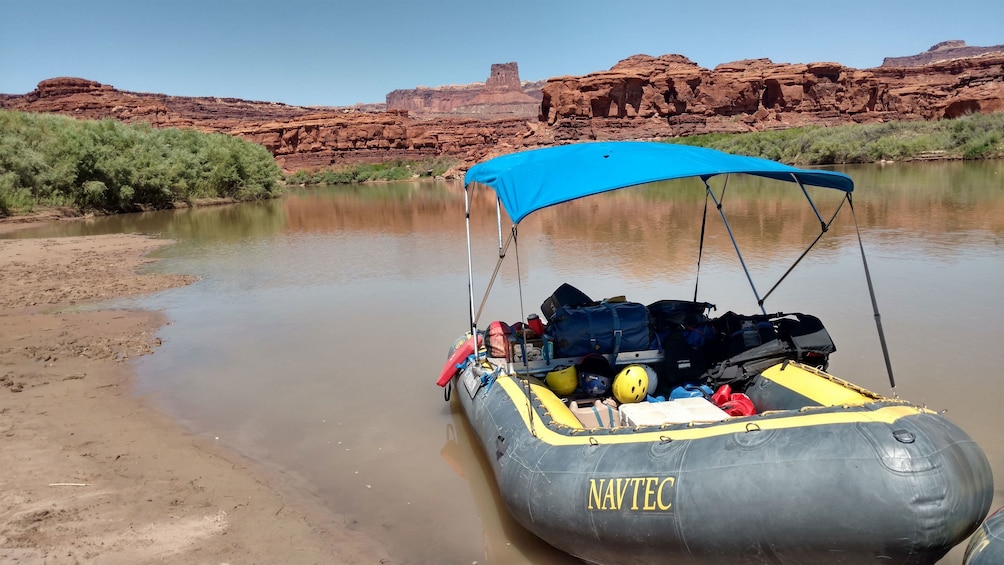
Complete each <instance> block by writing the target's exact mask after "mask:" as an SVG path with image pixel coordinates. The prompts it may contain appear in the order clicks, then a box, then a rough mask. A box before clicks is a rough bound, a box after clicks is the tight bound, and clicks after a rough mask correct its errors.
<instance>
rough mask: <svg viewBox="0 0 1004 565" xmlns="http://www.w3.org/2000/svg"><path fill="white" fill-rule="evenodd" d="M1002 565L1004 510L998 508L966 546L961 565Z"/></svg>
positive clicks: (1003, 560)
mask: <svg viewBox="0 0 1004 565" xmlns="http://www.w3.org/2000/svg"><path fill="white" fill-rule="evenodd" d="M1001 563H1004V508H999V509H998V510H997V511H996V512H994V513H993V515H992V516H990V517H989V518H987V521H986V522H983V525H982V526H980V528H979V529H978V530H976V533H975V534H973V537H972V538H971V539H970V540H969V545H967V546H966V554H965V557H964V558H963V560H962V565H1000V564H1001Z"/></svg>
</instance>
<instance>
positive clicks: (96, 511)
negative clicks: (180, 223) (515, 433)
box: [0, 223, 391, 564]
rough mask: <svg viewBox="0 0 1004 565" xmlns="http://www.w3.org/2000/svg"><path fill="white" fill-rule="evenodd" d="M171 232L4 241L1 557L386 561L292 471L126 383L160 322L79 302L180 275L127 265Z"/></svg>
mask: <svg viewBox="0 0 1004 565" xmlns="http://www.w3.org/2000/svg"><path fill="white" fill-rule="evenodd" d="M25 225H28V224H11V223H6V224H0V230H4V231H7V230H10V229H17V228H20V227H24V226H25ZM169 243H170V242H167V241H163V240H155V239H150V238H147V237H143V236H138V235H110V236H94V237H74V238H60V239H29V240H0V437H2V443H0V468H2V469H3V472H2V473H0V562H4V563H24V564H27V563H47V564H60V563H91V562H100V563H112V564H117V563H122V564H125V563H129V564H132V563H160V562H171V563H391V560H390V558H389V555H388V554H387V552H386V550H385V549H384V548H382V547H381V546H380V545H378V544H377V543H376V542H374V541H373V540H372V539H370V538H368V537H366V536H364V535H363V534H361V533H359V532H356V531H353V530H352V528H351V524H350V523H348V522H347V520H345V519H344V518H342V517H340V516H338V515H333V514H332V513H330V511H328V510H325V509H324V508H323V507H322V505H321V504H320V502H319V501H317V500H315V499H312V498H311V495H310V494H307V492H308V491H307V490H306V489H302V488H297V479H296V478H295V477H288V476H285V475H281V474H279V473H277V472H273V471H272V470H270V469H268V468H265V467H263V466H261V465H258V464H254V463H252V462H250V461H247V460H245V459H244V458H243V457H242V456H240V455H238V454H236V453H233V452H231V451H229V450H227V449H224V448H223V447H221V446H219V445H217V444H216V443H215V442H214V441H213V439H212V438H202V437H195V436H192V435H190V434H187V433H186V432H185V431H184V430H183V429H182V428H181V427H180V425H179V424H177V423H176V422H174V421H173V420H171V419H170V418H168V417H167V416H165V415H164V414H162V413H161V412H160V411H159V410H158V409H157V408H156V407H155V406H153V405H152V404H151V402H150V401H149V399H145V398H142V397H138V396H136V395H134V394H133V393H132V382H133V378H134V374H133V369H132V368H131V365H130V363H129V361H130V360H131V359H134V358H136V357H138V356H142V355H151V354H154V355H155V354H156V349H157V345H158V339H157V338H156V332H157V329H158V328H159V327H160V326H161V325H163V324H165V323H168V322H169V321H168V320H166V319H165V317H164V316H163V315H162V314H161V313H158V312H148V311H131V310H95V309H91V308H88V309H80V308H78V307H79V306H81V305H86V304H93V303H97V302H100V301H103V300H108V299H113V298H118V297H125V296H135V295H139V294H144V293H151V292H156V291H158V290H163V289H166V288H171V287H175V286H179V285H185V284H189V283H190V282H192V280H193V279H191V278H190V277H185V276H171V275H145V274H144V275H140V274H138V273H137V268H138V267H140V266H141V265H142V264H143V263H145V262H147V261H148V259H145V258H144V256H145V254H146V253H148V252H150V251H152V250H154V249H156V248H158V247H161V246H163V245H167V244H169Z"/></svg>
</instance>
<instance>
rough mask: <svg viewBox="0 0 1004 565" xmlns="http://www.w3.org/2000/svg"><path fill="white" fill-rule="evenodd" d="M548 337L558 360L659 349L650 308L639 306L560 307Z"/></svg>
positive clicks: (551, 321)
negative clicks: (561, 358)
mask: <svg viewBox="0 0 1004 565" xmlns="http://www.w3.org/2000/svg"><path fill="white" fill-rule="evenodd" d="M549 320H550V321H549V323H548V324H547V331H546V332H545V337H546V338H547V339H548V340H549V341H551V342H553V344H554V356H555V357H581V356H583V355H588V354H590V353H604V354H614V355H616V354H618V353H620V352H622V351H644V350H646V349H653V348H657V347H658V345H657V344H654V343H653V342H654V339H655V337H654V334H653V332H652V325H651V322H650V321H649V316H648V308H646V307H645V305H644V304H638V303H636V302H600V303H597V304H590V305H587V306H561V307H559V308H558V309H557V310H555V311H554V315H553V316H552V317H551V318H550V319H549Z"/></svg>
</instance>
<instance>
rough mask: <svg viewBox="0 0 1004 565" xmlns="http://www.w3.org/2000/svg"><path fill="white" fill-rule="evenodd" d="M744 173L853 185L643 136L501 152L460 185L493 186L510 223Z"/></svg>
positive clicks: (847, 188)
mask: <svg viewBox="0 0 1004 565" xmlns="http://www.w3.org/2000/svg"><path fill="white" fill-rule="evenodd" d="M725 174H748V175H757V176H761V177H767V178H771V179H777V180H782V181H788V182H800V183H802V184H805V185H810V186H819V187H824V188H833V189H836V190H842V191H844V192H851V191H852V190H854V182H853V181H852V180H851V178H850V177H848V176H847V175H844V174H841V173H836V172H832V171H820V170H806V169H798V168H795V167H791V166H788V165H784V164H782V163H777V162H775V161H768V160H767V159H759V158H756V157H745V156H742V155H730V154H728V153H722V152H721V151H716V150H714V149H705V148H702V147H691V146H687V145H673V144H670V143H659V142H646V141H605V142H593V143H576V144H572V145H559V146H556V147H545V148H542V149H532V150H530V151H523V152H520V153H513V154H510V155H503V156H501V157H496V158H494V159H491V160H489V161H485V162H484V163H480V164H477V165H475V166H473V167H471V168H470V170H468V171H467V174H466V175H465V176H464V185H465V186H466V185H468V184H470V183H472V182H477V183H480V184H483V185H486V186H490V187H492V188H493V189H495V192H496V193H497V194H498V197H499V200H500V201H501V202H502V205H503V206H504V207H505V209H506V212H508V214H509V218H510V219H512V221H513V223H519V222H520V220H522V219H523V218H525V217H526V216H527V215H529V214H530V213H532V212H535V211H537V210H540V209H541V208H547V207H548V206H553V205H555V204H560V203H562V202H568V201H569V200H575V199H577V198H582V197H583V196H589V195H591V194H599V193H601V192H607V191H610V190H616V189H618V188H624V187H628V186H635V185H639V184H645V183H649V182H656V181H661V180H669V179H679V178H687V177H700V178H701V179H703V180H707V179H708V178H710V177H713V176H715V175H725Z"/></svg>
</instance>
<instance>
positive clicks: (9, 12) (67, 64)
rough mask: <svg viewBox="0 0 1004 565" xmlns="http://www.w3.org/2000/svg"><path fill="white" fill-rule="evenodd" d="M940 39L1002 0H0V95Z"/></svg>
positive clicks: (842, 52) (377, 79) (315, 80)
mask: <svg viewBox="0 0 1004 565" xmlns="http://www.w3.org/2000/svg"><path fill="white" fill-rule="evenodd" d="M948 39H961V40H964V41H965V42H966V43H967V44H969V45H979V46H988V45H1000V44H1004V0H955V1H947V2H946V1H938V2H934V1H932V0H882V1H876V0H845V1H835V2H821V1H816V0H773V1H769V2H757V1H750V0H740V1H733V0H717V1H707V2H705V1H700V0H697V1H694V0H690V1H688V2H676V1H672V0H577V1H576V0H554V1H550V0H533V1H528V0H501V1H499V0H467V1H460V0H441V1H437V0H426V1H424V2H422V1H417V0H411V1H407V0H353V1H340V0H326V1H325V0H285V1H284V0H272V1H263V0H243V1H240V0H0V93H5V94H24V93H27V92H30V91H32V90H34V88H35V85H36V84H38V82H39V81H41V80H44V79H47V78H52V77H57V76H75V77H81V78H86V79H91V80H96V81H98V82H101V83H105V84H110V85H112V86H114V87H116V88H119V89H121V90H130V91H137V92H158V93H164V94H171V95H179V96H220V97H235V98H244V99H248V100H264V101H274V102H285V103H288V104H298V105H325V106H344V105H351V104H354V103H357V102H383V101H384V96H385V95H386V94H387V93H388V92H390V91H391V90H395V89H399V88H414V87H415V86H419V85H421V86H438V85H447V84H467V83H471V82H479V81H484V80H485V79H486V78H487V77H488V73H489V70H490V67H491V64H492V63H505V62H510V61H516V62H517V63H518V64H519V71H520V77H521V78H522V79H523V80H542V79H546V78H550V77H554V76H560V75H583V74H587V73H590V72H594V71H600V70H605V69H609V68H610V67H611V66H613V65H614V64H615V63H617V61H619V60H621V59H624V58H626V57H629V56H631V55H634V54H637V53H645V54H648V55H663V54H667V53H678V54H681V55H684V56H686V57H688V58H690V59H691V60H692V61H694V62H695V63H697V64H699V65H701V66H702V67H705V68H713V67H715V66H716V65H718V64H720V63H724V62H729V61H735V60H738V59H752V58H759V57H767V58H769V59H771V60H773V61H774V62H775V63H808V62H814V61H834V62H838V63H841V64H844V65H846V66H849V67H855V68H869V67H876V66H878V65H880V64H881V63H882V59H883V57H898V56H905V55H912V54H915V53H919V52H921V51H926V50H927V49H928V48H929V47H931V46H932V45H934V44H935V43H938V42H941V41H945V40H948Z"/></svg>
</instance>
